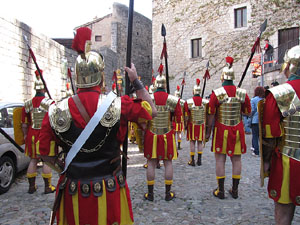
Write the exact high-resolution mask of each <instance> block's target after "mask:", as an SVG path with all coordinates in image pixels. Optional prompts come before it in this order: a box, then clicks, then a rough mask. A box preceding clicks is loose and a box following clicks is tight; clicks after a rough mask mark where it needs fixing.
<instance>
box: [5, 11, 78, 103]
mask: <svg viewBox="0 0 300 225" xmlns="http://www.w3.org/2000/svg"><path fill="white" fill-rule="evenodd" d="M23 35H26V36H27V39H28V44H29V45H30V46H31V49H32V51H33V52H34V54H35V57H36V60H37V63H38V65H39V68H40V69H41V70H43V76H44V79H45V81H46V84H47V87H48V89H49V92H50V94H51V96H52V98H53V99H54V100H59V99H61V97H62V92H61V91H62V90H65V89H66V79H67V78H66V71H65V68H66V67H74V63H75V59H76V57H77V53H76V52H74V51H72V50H70V49H66V48H65V47H64V46H62V45H60V44H59V43H57V42H55V41H53V40H52V39H50V38H48V37H46V36H45V35H43V34H40V33H38V32H37V31H36V30H34V29H32V28H31V27H29V26H28V25H26V24H24V23H22V22H20V21H18V20H15V19H8V18H2V17H0V40H1V42H0V51H1V54H0V66H1V69H2V71H1V75H0V77H1V82H0V101H12V102H23V101H25V100H27V99H30V98H32V97H33V96H34V95H35V91H34V89H33V84H34V80H35V74H34V72H35V70H36V67H35V65H34V61H33V59H30V60H29V50H28V47H27V45H26V43H25V41H24V39H23ZM65 61H66V62H67V65H65V66H64V62H65Z"/></svg>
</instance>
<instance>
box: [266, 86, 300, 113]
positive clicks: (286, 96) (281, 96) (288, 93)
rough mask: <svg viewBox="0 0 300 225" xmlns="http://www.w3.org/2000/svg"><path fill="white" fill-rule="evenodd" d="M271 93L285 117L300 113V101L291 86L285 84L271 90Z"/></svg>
mask: <svg viewBox="0 0 300 225" xmlns="http://www.w3.org/2000/svg"><path fill="white" fill-rule="evenodd" d="M269 91H270V92H271V93H272V94H273V96H274V98H275V100H276V103H277V106H278V108H279V110H280V112H281V114H282V116H283V117H287V116H290V115H293V114H294V113H295V112H297V111H298V112H299V111H300V100H299V98H298V96H297V94H296V92H295V90H294V89H293V87H292V86H291V85H290V84H288V83H284V84H281V85H278V86H275V87H272V88H270V89H269Z"/></svg>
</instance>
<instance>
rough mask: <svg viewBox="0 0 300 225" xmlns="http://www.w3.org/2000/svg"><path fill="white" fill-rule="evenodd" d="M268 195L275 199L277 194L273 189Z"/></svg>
mask: <svg viewBox="0 0 300 225" xmlns="http://www.w3.org/2000/svg"><path fill="white" fill-rule="evenodd" d="M270 195H271V197H272V198H276V196H277V192H276V191H275V190H274V189H272V190H271V191H270Z"/></svg>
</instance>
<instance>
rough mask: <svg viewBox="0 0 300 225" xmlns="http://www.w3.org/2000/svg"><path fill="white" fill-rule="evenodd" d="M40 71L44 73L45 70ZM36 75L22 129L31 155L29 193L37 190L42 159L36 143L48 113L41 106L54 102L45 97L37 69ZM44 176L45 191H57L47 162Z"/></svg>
mask: <svg viewBox="0 0 300 225" xmlns="http://www.w3.org/2000/svg"><path fill="white" fill-rule="evenodd" d="M40 71H41V75H42V74H43V71H42V70H40ZM35 75H36V80H35V82H34V90H35V91H36V94H35V96H34V97H33V98H32V99H31V100H27V101H26V102H25V103H24V107H23V109H22V130H23V134H24V139H25V155H27V156H29V157H30V163H29V166H28V168H27V174H26V176H27V178H28V182H29V189H28V193H29V194H32V193H34V192H36V190H37V186H36V184H35V179H36V176H37V164H38V163H39V161H40V157H39V156H38V154H39V152H38V148H37V145H36V143H37V141H38V137H39V134H40V130H41V126H42V121H43V118H44V116H45V113H46V111H45V110H43V107H40V106H41V105H43V104H51V103H52V102H53V101H52V100H51V99H48V98H45V85H44V83H43V82H42V80H41V78H40V74H39V72H38V71H37V70H36V71H35ZM46 108H47V107H46ZM47 145H48V147H49V148H51V147H50V146H51V143H50V142H49V143H47ZM42 177H43V179H44V183H45V190H44V193H45V194H49V193H53V192H54V191H55V187H54V186H52V185H51V178H52V170H51V168H50V167H49V166H48V165H46V164H45V163H43V169H42Z"/></svg>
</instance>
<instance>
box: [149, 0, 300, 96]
mask: <svg viewBox="0 0 300 225" xmlns="http://www.w3.org/2000/svg"><path fill="white" fill-rule="evenodd" d="M265 19H268V26H267V29H266V31H265V32H264V33H263V36H262V38H261V44H260V45H261V47H262V48H263V47H264V39H265V38H268V39H269V40H270V43H271V44H272V45H273V47H274V59H276V61H277V63H274V64H272V66H271V68H269V66H268V67H267V68H266V70H265V72H264V76H263V79H261V77H257V78H253V75H252V70H253V67H252V66H250V67H249V69H248V72H247V74H246V77H245V80H244V82H243V84H242V88H245V89H247V91H248V93H249V96H250V97H252V96H253V92H254V88H255V87H256V86H258V85H260V84H261V82H262V80H263V85H269V86H270V84H271V82H273V81H274V80H277V81H278V82H279V83H282V82H284V81H285V80H284V78H283V75H279V67H280V63H282V58H283V55H284V52H285V50H286V49H287V48H290V47H292V46H294V45H297V44H299V25H300V3H299V1H298V0H286V1H274V0H250V1H249V0H248V1H246V0H231V1H227V0H202V1H193V0H156V1H153V13H152V27H153V31H152V32H153V68H154V71H157V68H158V66H159V64H160V62H161V61H160V54H161V51H162V46H163V37H162V36H161V26H162V23H163V24H164V25H165V27H166V33H167V35H166V40H167V49H168V70H169V77H170V86H171V89H170V90H171V93H174V91H175V88H176V85H180V83H181V79H182V77H183V74H184V72H186V74H187V76H186V87H185V89H184V94H183V98H185V99H186V98H189V97H190V96H191V95H192V88H193V85H194V83H195V79H196V78H200V79H201V81H203V79H202V77H203V75H204V72H205V67H206V64H207V61H209V62H210V67H209V71H210V74H211V79H210V80H208V82H207V85H206V90H205V96H207V95H209V94H210V93H211V91H212V90H213V89H214V88H217V87H219V86H221V82H220V75H221V72H222V69H223V67H224V66H225V57H226V56H232V57H233V58H234V61H235V62H234V64H233V68H234V71H235V77H236V78H235V82H234V83H235V84H236V85H237V84H238V83H239V81H240V78H241V75H242V74H243V71H244V70H245V67H246V64H247V61H248V59H249V57H250V54H251V48H252V46H253V44H254V42H255V40H256V37H257V35H258V34H259V28H260V25H261V24H262V23H263V22H264V20H265ZM163 63H164V62H163ZM202 84H203V82H202Z"/></svg>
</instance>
